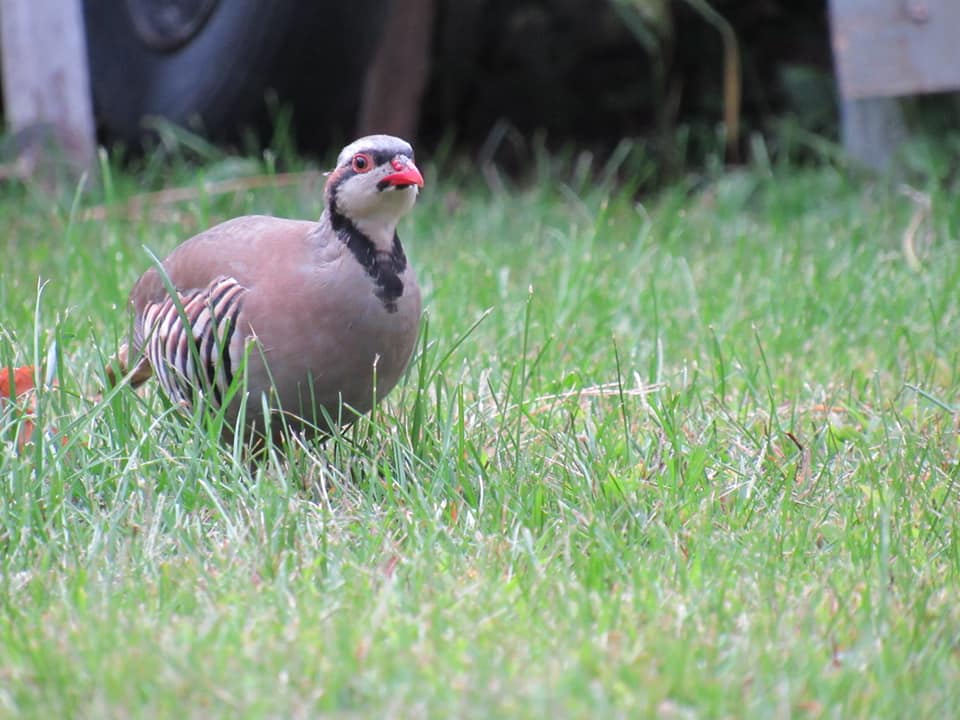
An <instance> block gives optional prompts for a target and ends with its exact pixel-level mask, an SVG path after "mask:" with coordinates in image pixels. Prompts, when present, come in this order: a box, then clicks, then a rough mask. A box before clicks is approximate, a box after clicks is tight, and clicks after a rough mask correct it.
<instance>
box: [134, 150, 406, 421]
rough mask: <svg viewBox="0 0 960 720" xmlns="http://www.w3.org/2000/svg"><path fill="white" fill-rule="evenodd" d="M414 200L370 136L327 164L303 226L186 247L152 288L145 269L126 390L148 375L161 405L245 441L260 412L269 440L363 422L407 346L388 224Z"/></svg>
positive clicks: (265, 228)
mask: <svg viewBox="0 0 960 720" xmlns="http://www.w3.org/2000/svg"><path fill="white" fill-rule="evenodd" d="M421 187H423V177H422V175H421V174H420V171H419V170H418V169H417V166H416V165H415V164H414V161H413V149H412V148H411V147H410V145H409V144H408V143H407V142H405V141H403V140H401V139H400V138H396V137H391V136H389V135H371V136H368V137H364V138H360V139H359V140H356V141H354V142H352V143H350V144H349V145H347V146H346V147H345V148H344V149H343V150H342V152H341V153H340V156H339V157H338V159H337V167H336V169H334V170H333V171H332V172H330V173H329V175H328V179H327V182H326V186H325V189H324V198H325V207H324V209H323V213H322V215H321V216H320V219H319V220H318V221H317V222H308V221H302V220H286V219H281V218H275V217H265V216H258V215H252V216H246V217H239V218H235V219H233V220H228V221H226V222H224V223H221V224H220V225H217V226H215V227H212V228H210V229H209V230H206V231H204V232H202V233H200V234H199V235H196V236H194V237H192V238H190V239H189V240H187V241H186V242H184V243H183V244H182V245H180V246H179V247H177V248H176V249H175V250H174V251H173V252H172V253H170V255H169V256H168V257H167V258H166V259H165V260H164V261H163V263H162V267H163V271H164V273H165V274H166V277H164V276H163V274H161V272H159V271H158V269H157V268H151V269H150V270H147V271H146V272H145V273H144V274H143V275H142V276H141V277H140V279H139V280H138V281H137V283H136V285H135V286H134V288H133V291H132V292H131V294H130V304H131V306H132V310H133V334H132V348H130V349H129V350H128V349H127V348H126V346H125V347H123V348H121V350H120V353H118V356H119V359H120V366H121V368H124V366H125V364H126V358H127V357H129V358H131V359H135V360H136V362H137V366H136V368H135V369H134V371H133V372H132V373H131V378H130V379H131V383H132V384H133V386H134V387H136V386H138V385H139V384H141V383H143V382H144V381H145V380H146V379H148V378H149V377H150V376H151V374H152V375H156V377H157V379H158V380H159V383H160V386H161V387H162V388H163V390H164V392H165V393H166V395H167V396H168V397H169V398H170V400H171V401H173V402H174V403H175V404H178V405H181V406H183V407H185V408H190V407H192V406H193V405H194V404H195V403H196V402H199V401H202V402H204V403H206V404H208V405H210V406H212V407H213V408H215V409H220V408H223V409H224V411H225V415H226V420H227V426H228V427H230V428H233V427H235V424H236V423H237V420H238V418H240V411H241V407H243V413H244V414H243V426H244V427H243V430H244V432H245V433H246V434H250V433H251V431H252V432H253V433H259V432H262V430H263V428H264V426H265V423H264V412H263V408H264V398H265V399H266V405H267V406H268V408H269V412H270V414H271V415H272V417H271V418H270V427H271V428H272V434H273V435H274V436H275V437H278V436H280V435H281V434H282V431H283V427H284V426H287V427H291V428H293V429H294V430H304V429H305V430H310V429H312V428H319V429H320V430H321V431H326V430H329V429H330V424H331V422H332V424H334V425H338V424H346V423H349V422H350V421H352V420H354V419H356V417H357V414H358V413H365V412H368V411H369V410H370V409H371V407H372V406H373V404H374V402H376V401H378V400H380V399H381V398H383V397H384V396H385V395H386V394H387V393H388V392H390V390H391V389H392V388H393V387H394V385H396V384H397V381H398V380H399V379H400V376H401V374H402V373H403V371H404V369H405V368H406V366H407V363H408V362H409V360H410V356H411V354H412V352H413V348H414V345H415V343H416V339H417V332H418V329H419V324H420V289H419V287H418V286H417V281H416V278H415V276H414V272H413V269H412V268H411V267H410V265H409V263H408V262H407V257H406V255H405V254H404V251H403V245H401V243H400V238H399V236H398V235H397V223H398V221H399V220H400V218H401V217H403V215H404V214H406V213H407V212H408V211H409V210H410V209H411V208H412V207H413V204H414V202H415V201H416V199H417V194H418V192H419V188H421ZM170 290H174V291H175V293H171V292H170ZM241 368H245V369H244V372H245V373H246V377H245V384H243V385H239V384H238V385H234V379H235V377H236V376H238V374H239V373H240V372H241ZM232 386H233V388H232ZM236 387H242V388H245V393H244V392H235V393H234V394H233V395H232V396H229V395H228V391H230V390H231V389H234V390H235V388H236ZM277 411H282V412H283V415H284V417H283V418H280V417H279V416H277V415H274V414H275V413H276V412H277ZM228 432H229V431H228Z"/></svg>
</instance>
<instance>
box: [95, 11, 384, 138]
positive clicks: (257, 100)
mask: <svg viewBox="0 0 960 720" xmlns="http://www.w3.org/2000/svg"><path fill="white" fill-rule="evenodd" d="M344 4H347V3H342V2H341V0H330V1H329V2H324V1H322V0H269V1H268V2H264V1H263V0H181V2H180V3H172V5H174V6H178V5H179V6H186V7H187V11H185V12H186V13H187V15H189V14H190V13H191V12H192V13H193V16H192V17H191V18H190V19H191V20H192V22H191V23H188V24H185V25H183V26H181V27H180V28H179V29H177V28H174V27H173V26H172V25H164V24H163V20H164V18H163V17H161V16H160V15H157V14H156V12H158V11H156V8H163V7H165V4H163V3H157V2H156V1H155V0H86V1H85V3H84V16H85V21H86V25H87V45H88V53H89V57H90V76H91V85H92V91H93V97H94V107H95V113H96V116H97V121H98V125H99V128H100V130H101V134H102V135H103V136H104V137H105V138H107V139H115V140H122V141H125V142H127V143H131V144H134V145H138V144H139V143H140V142H141V141H142V139H143V137H144V135H145V131H144V123H143V120H144V119H145V118H148V117H151V116H157V117H161V118H164V119H166V120H169V121H170V122H173V123H175V124H177V125H181V126H188V127H191V128H192V129H197V128H199V129H200V130H202V131H203V132H204V133H205V134H207V135H208V136H210V137H212V138H215V139H221V138H231V137H237V136H238V135H239V131H240V130H241V129H243V128H244V127H245V126H251V125H262V124H263V120H264V118H265V116H266V105H265V102H264V99H265V95H266V93H267V91H268V90H270V89H274V90H276V91H277V95H278V97H279V99H280V100H281V101H287V102H291V103H293V104H294V107H295V112H294V120H295V122H297V121H298V120H300V119H301V118H300V117H298V115H299V114H300V113H299V112H298V110H297V109H296V105H297V104H298V103H299V102H300V101H303V103H302V104H303V107H304V111H303V113H302V115H303V118H302V119H303V120H305V121H306V120H309V121H311V122H314V123H318V124H319V126H320V127H319V129H320V130H329V129H331V128H339V129H340V130H341V131H342V130H348V129H350V128H352V124H353V122H354V120H355V117H356V106H357V103H358V102H359V97H360V90H361V88H362V77H363V71H364V69H365V67H366V62H367V60H368V59H369V56H370V53H371V52H372V50H373V47H374V45H375V41H376V35H375V34H374V35H373V36H372V37H369V35H370V33H369V30H370V27H371V25H370V23H369V22H367V21H369V19H370V11H371V9H372V6H373V3H372V2H369V1H367V2H355V3H352V5H353V8H352V9H351V10H350V11H343V10H341V9H340V8H339V6H341V5H344ZM170 5H171V3H166V6H167V7H169V6H170ZM151 13H154V14H153V15H151ZM138 14H139V17H138ZM144 18H146V22H144ZM151 18H152V19H153V20H156V21H157V22H155V23H153V25H152V26H151V24H150V20H151ZM138 19H139V20H140V22H139V23H138V22H137V20H138ZM359 23H362V26H363V27H365V28H366V30H367V31H368V32H367V33H365V34H366V35H367V36H368V42H367V43H363V47H361V48H360V52H357V50H358V49H357V48H356V47H353V46H351V47H346V45H347V44H348V43H353V42H354V41H355V40H356V38H358V37H363V34H361V35H357V34H356V32H355V28H354V27H352V26H354V25H357V24H359ZM171 29H172V30H173V31H171ZM178 30H179V31H178ZM344 58H346V59H347V61H346V62H343V59H344ZM338 59H339V62H338ZM328 63H333V66H334V67H336V68H337V72H336V73H334V74H333V75H332V85H331V87H329V90H330V93H329V95H330V96H331V97H332V98H333V101H332V102H330V103H322V102H320V103H318V102H315V101H311V97H310V94H309V93H310V90H311V89H312V90H313V92H314V93H316V92H317V91H318V90H323V89H324V83H322V82H319V81H318V70H319V68H320V67H324V66H328V67H329V64H328ZM311 85H312V88H311Z"/></svg>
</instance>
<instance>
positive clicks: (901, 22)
mask: <svg viewBox="0 0 960 720" xmlns="http://www.w3.org/2000/svg"><path fill="white" fill-rule="evenodd" d="M830 19H831V25H832V33H831V34H832V40H833V54H834V61H835V63H836V67H837V74H838V76H839V80H840V91H841V94H842V95H843V97H844V98H846V99H848V100H850V99H856V98H868V97H882V96H896V95H915V94H918V93H927V92H938V91H947V90H957V89H960V40H958V32H960V1H958V0H830Z"/></svg>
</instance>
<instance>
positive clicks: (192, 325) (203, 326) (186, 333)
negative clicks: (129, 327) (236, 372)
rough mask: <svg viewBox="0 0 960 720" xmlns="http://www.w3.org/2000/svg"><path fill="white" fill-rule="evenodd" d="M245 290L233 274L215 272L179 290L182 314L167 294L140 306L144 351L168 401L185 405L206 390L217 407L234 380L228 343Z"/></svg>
mask: <svg viewBox="0 0 960 720" xmlns="http://www.w3.org/2000/svg"><path fill="white" fill-rule="evenodd" d="M244 292H245V288H244V287H243V286H242V285H240V283H238V282H237V281H236V280H234V279H233V278H230V277H220V278H217V279H216V280H214V281H213V282H212V283H210V285H209V286H207V287H206V288H205V289H203V290H194V291H192V292H189V293H185V294H181V295H179V296H178V298H177V299H178V300H179V303H180V306H181V307H182V308H183V316H181V314H180V309H179V308H178V307H177V303H176V302H174V300H173V298H171V297H166V298H165V299H164V300H163V301H162V302H159V303H153V304H151V305H149V306H147V308H146V309H145V311H144V313H143V318H142V327H141V328H140V330H141V333H142V335H141V337H143V341H144V342H145V344H146V355H147V357H148V358H149V360H150V364H151V365H153V369H154V373H156V376H157V379H158V380H159V381H160V385H161V386H162V387H163V389H164V392H166V394H167V396H168V397H169V398H170V399H171V400H172V401H173V402H175V403H178V404H181V405H184V406H187V407H189V406H191V405H192V404H193V402H194V400H195V399H196V396H197V393H205V394H206V393H208V396H207V398H206V399H207V401H208V402H209V403H210V404H212V405H213V406H215V407H217V408H219V407H220V404H221V403H222V402H223V396H224V394H225V393H226V391H227V388H229V387H230V384H231V383H232V382H233V366H234V364H235V363H234V362H233V358H231V356H230V343H231V341H232V340H233V334H234V332H235V330H236V327H237V316H238V315H239V313H240V308H241V306H242V304H243V294H244ZM184 318H185V319H186V321H187V323H188V326H184V322H183V321H184ZM198 360H199V364H200V367H197V366H196V365H197V361H198Z"/></svg>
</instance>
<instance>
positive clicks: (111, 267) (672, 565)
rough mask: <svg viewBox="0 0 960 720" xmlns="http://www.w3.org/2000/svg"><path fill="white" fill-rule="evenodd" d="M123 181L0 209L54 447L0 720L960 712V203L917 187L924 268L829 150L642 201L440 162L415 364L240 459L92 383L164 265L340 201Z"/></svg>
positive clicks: (417, 244) (235, 450)
mask: <svg viewBox="0 0 960 720" xmlns="http://www.w3.org/2000/svg"><path fill="white" fill-rule="evenodd" d="M219 167H222V165H220V166H219ZM104 168H105V171H106V179H107V180H108V182H106V183H104V184H103V187H106V188H108V189H107V190H103V189H102V188H101V189H97V188H92V187H91V188H87V190H86V192H85V193H84V194H83V195H78V196H77V197H78V198H79V199H78V200H77V201H76V202H75V201H74V198H73V196H70V197H68V198H65V199H64V200H63V201H62V202H59V203H58V202H54V201H50V200H49V199H48V198H44V197H41V196H39V195H35V194H33V193H32V192H31V191H30V190H29V189H23V188H20V189H17V188H9V189H6V190H4V196H3V197H2V198H0V222H3V223H4V224H5V226H6V227H7V232H6V233H5V237H6V242H5V245H4V248H3V256H4V259H3V268H4V269H3V283H2V284H0V303H2V307H3V314H2V332H0V362H2V364H4V365H19V364H23V363H27V362H36V363H38V364H40V365H43V366H44V367H50V366H51V365H54V366H55V367H56V375H57V378H58V385H57V386H56V387H50V388H48V389H47V390H46V391H44V392H43V393H42V395H41V397H40V398H39V408H40V418H39V422H40V424H41V425H43V426H44V427H47V428H50V427H53V426H56V427H57V429H58V432H59V435H58V436H50V435H48V436H41V437H40V438H38V442H36V443H34V444H32V445H28V446H27V448H26V449H25V450H24V452H23V453H21V454H19V455H18V454H16V453H15V452H14V445H13V443H12V440H10V439H9V436H10V434H11V432H10V431H11V430H12V429H13V428H14V426H16V425H17V423H19V422H20V421H19V419H18V417H17V416H16V415H15V414H14V413H11V412H9V411H8V412H6V413H5V414H4V415H3V416H2V423H3V426H4V427H5V428H6V433H5V435H4V437H7V438H8V441H7V442H6V444H5V446H4V450H3V454H2V456H0V482H2V490H0V574H2V582H0V607H2V610H0V713H2V714H6V715H10V716H25V717H32V716H35V717H51V716H60V717H67V716H75V715H80V716H88V717H131V716H137V717H162V716H174V715H175V716H179V717H237V716H243V717H261V716H275V717H276V716H280V717H317V716H321V715H324V714H329V715H332V716H336V717H354V716H355V717H370V716H390V717H418V716H428V717H505V716H508V717H543V716H545V715H546V714H548V713H549V714H551V715H554V716H558V717H642V716H651V715H656V716H662V717H722V716H726V717H732V716H744V715H747V716H755V717H788V716H796V715H799V716H811V717H821V716H826V717H843V718H848V717H902V716H904V715H906V714H908V713H909V714H915V715H919V716H943V715H948V714H950V712H951V709H952V708H955V707H957V706H958V702H960V697H958V691H957V690H956V688H957V687H960V683H958V680H960V674H958V661H957V653H956V647H955V644H956V642H955V638H956V628H957V626H958V621H960V610H958V607H960V605H958V603H957V602H956V600H957V597H958V589H960V587H958V577H960V552H958V543H957V518H958V509H960V508H958V502H957V487H956V486H957V480H958V472H960V470H958V468H960V464H958V454H960V442H958V414H957V406H958V403H960V399H958V395H960V376H958V373H960V360H958V353H960V350H958V345H957V340H956V338H957V337H958V336H960V295H958V293H957V287H958V280H960V263H958V262H957V257H958V242H957V239H956V238H957V228H958V220H960V215H958V211H957V207H956V203H954V202H953V200H952V198H953V195H952V193H951V191H950V189H949V187H947V186H945V185H942V184H939V183H938V184H933V185H931V186H930V187H925V188H922V189H923V190H924V191H926V192H928V193H929V195H930V198H931V206H932V212H931V214H930V216H929V218H928V219H927V220H926V221H925V223H924V225H923V227H922V228H921V230H920V232H919V233H918V234H917V235H916V237H914V238H912V240H911V242H913V245H912V246H911V247H912V248H913V250H914V251H915V255H916V260H917V262H916V263H911V262H908V258H907V256H906V255H905V254H904V251H903V233H904V231H905V230H906V229H907V228H908V227H909V225H910V220H911V217H912V215H913V213H914V212H915V207H914V205H913V204H912V203H911V201H910V200H909V198H907V197H905V196H903V195H902V194H899V193H898V192H896V190H895V189H892V188H888V187H886V186H884V185H883V184H881V183H875V182H870V181H865V180H863V179H859V178H856V177H853V176H851V175H850V174H848V173H847V172H845V171H844V170H843V169H840V168H838V167H835V166H825V167H821V168H818V169H813V170H811V169H801V168H792V167H778V166H762V167H755V168H752V169H747V170H741V171H735V172H730V173H726V174H717V175H715V176H711V177H710V178H708V179H707V181H706V182H702V183H699V184H698V185H697V186H696V189H693V190H691V189H690V188H689V187H683V186H678V187H675V188H672V189H667V190H665V191H663V192H662V193H661V194H660V195H658V196H657V197H655V198H644V199H642V201H638V200H637V199H636V198H634V197H632V196H630V195H629V194H624V193H618V192H616V191H615V190H611V189H609V188H605V189H600V190H591V189H589V188H590V186H589V184H588V183H582V184H581V183H579V182H576V178H575V177H574V178H572V179H571V182H569V183H565V182H564V181H563V180H562V179H560V178H563V177H565V176H564V175H562V174H557V173H552V174H551V173H550V172H541V178H540V182H539V183H538V184H537V185H536V187H532V188H527V189H519V190H517V191H516V192H510V193H508V194H490V193H489V192H488V191H486V190H485V189H484V187H483V186H480V185H477V184H476V183H470V182H467V183H466V184H463V185H454V183H453V181H449V180H445V179H444V177H439V176H438V174H437V173H436V171H434V172H428V173H427V176H428V183H429V189H428V192H427V193H425V195H424V196H423V198H422V201H421V202H420V204H419V206H418V208H417V209H416V210H415V212H414V213H413V215H412V216H411V217H410V219H409V220H408V221H406V222H405V224H404V226H403V227H402V228H401V235H402V237H404V239H405V241H406V244H407V247H408V253H409V255H410V256H411V258H412V261H413V262H414V264H415V267H416V268H417V270H418V273H419V275H420V279H421V283H422V285H423V287H424V289H425V299H426V303H425V304H426V308H427V309H426V314H425V318H424V326H423V334H422V337H421V342H420V345H419V349H418V352H417V355H416V357H415V359H414V361H413V363H412V364H411V368H410V371H409V373H408V375H407V377H406V379H405V381H404V382H403V384H402V385H401V386H400V387H399V388H397V390H395V391H394V393H393V394H392V395H391V396H390V398H389V399H388V400H387V401H386V403H384V404H383V405H382V406H380V407H378V408H377V409H376V410H375V411H374V413H373V414H372V415H371V416H370V417H369V418H368V419H365V420H364V421H363V422H361V423H358V424H357V425H356V426H355V427H354V428H352V429H350V430H349V431H347V432H346V433H345V434H344V436H343V437H337V438H334V439H332V440H331V441H329V442H327V443H326V444H319V445H318V444H305V445H297V446H293V447H291V448H289V449H288V451H287V452H286V453H285V454H280V453H276V452H274V453H271V454H270V455H269V456H268V457H267V458H266V459H265V461H263V462H261V463H256V464H255V463H250V462H248V459H247V458H246V456H245V454H244V452H243V449H242V448H240V447H225V446H223V445H222V444H221V443H220V442H219V441H218V440H217V439H216V433H215V432H214V431H213V430H211V428H210V427H209V426H207V425H206V424H204V422H203V421H202V420H199V419H185V418H182V417H180V416H179V415H176V414H175V413H174V412H173V411H172V410H170V409H169V408H168V407H167V406H166V405H165V404H164V403H163V402H162V401H161V399H160V398H159V397H158V396H157V394H156V392H155V391H148V392H147V393H146V394H144V395H143V396H137V395H135V394H133V393H131V392H129V391H125V390H119V391H112V392H109V393H107V394H106V396H105V397H103V398H95V397H94V396H95V394H96V393H97V392H98V391H99V390H100V388H101V387H102V380H101V379H102V373H103V370H102V368H103V364H104V362H105V360H106V358H107V357H109V355H110V353H111V352H112V351H113V350H114V349H115V347H116V345H117V343H118V342H119V341H120V340H121V339H122V338H123V337H124V335H125V333H126V332H127V321H128V318H127V316H126V313H125V310H124V303H125V296H126V293H127V292H128V290H129V288H130V286H131V285H132V283H133V281H134V280H135V279H136V277H137V275H138V274H139V273H140V272H142V271H143V270H144V269H146V268H147V267H148V266H149V264H150V260H149V256H148V254H147V253H146V251H145V250H144V249H143V248H144V247H147V248H149V249H150V250H151V251H153V252H155V253H156V254H157V255H159V256H162V255H163V254H165V253H166V252H167V251H169V250H170V249H171V248H172V247H173V246H174V245H175V244H176V243H178V242H179V241H180V240H182V239H184V238H185V237H187V236H189V235H190V234H192V233H193V232H195V231H197V230H199V229H202V228H203V227H205V226H207V225H209V224H212V223H214V222H217V221H218V220H221V219H225V218H227V217H230V216H233V215H237V214H241V213H249V212H267V213H274V214H279V215H287V216H297V217H315V216H318V215H319V212H320V209H321V196H320V192H319V188H318V187H317V186H316V185H315V184H311V183H305V184H304V185H303V186H302V187H300V188H286V189H282V190H271V189H269V188H267V189H262V190H256V191H249V192H240V193H232V194H228V195H222V196H211V195H208V194H205V193H204V192H202V191H198V192H197V195H196V197H195V198H194V199H192V200H189V201H186V202H182V203H179V204H177V205H175V206H173V207H167V208H164V209H163V212H161V213H149V212H138V213H134V214H132V215H128V214H126V213H124V212H123V211H122V207H123V202H124V201H125V200H126V199H127V198H129V197H131V195H133V194H135V193H136V192H138V191H139V190H140V189H142V186H141V185H138V176H131V175H128V174H124V173H115V172H114V171H112V170H111V168H110V165H109V163H107V164H105V165H104ZM168 169H169V166H168ZM178 172H179V173H180V174H179V175H178V177H179V180H182V179H183V177H184V176H186V175H188V174H189V175H190V176H191V177H192V178H194V179H192V180H191V182H194V183H196V184H197V187H201V182H202V180H203V178H204V177H205V175H206V174H207V173H208V172H209V169H208V168H205V167H201V168H199V169H195V168H184V169H182V170H181V171H178ZM140 177H141V178H142V177H143V176H140ZM581 179H582V178H581ZM177 181H178V179H177V178H174V179H173V180H172V182H177ZM98 193H102V195H98ZM104 201H108V202H110V203H111V210H110V211H109V212H108V213H107V219H106V220H104V221H98V222H92V221H87V220H84V217H85V213H87V212H88V210H89V207H90V206H91V205H94V204H98V203H100V202H104ZM61 438H66V440H65V441H63V440H62V439H61Z"/></svg>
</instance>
